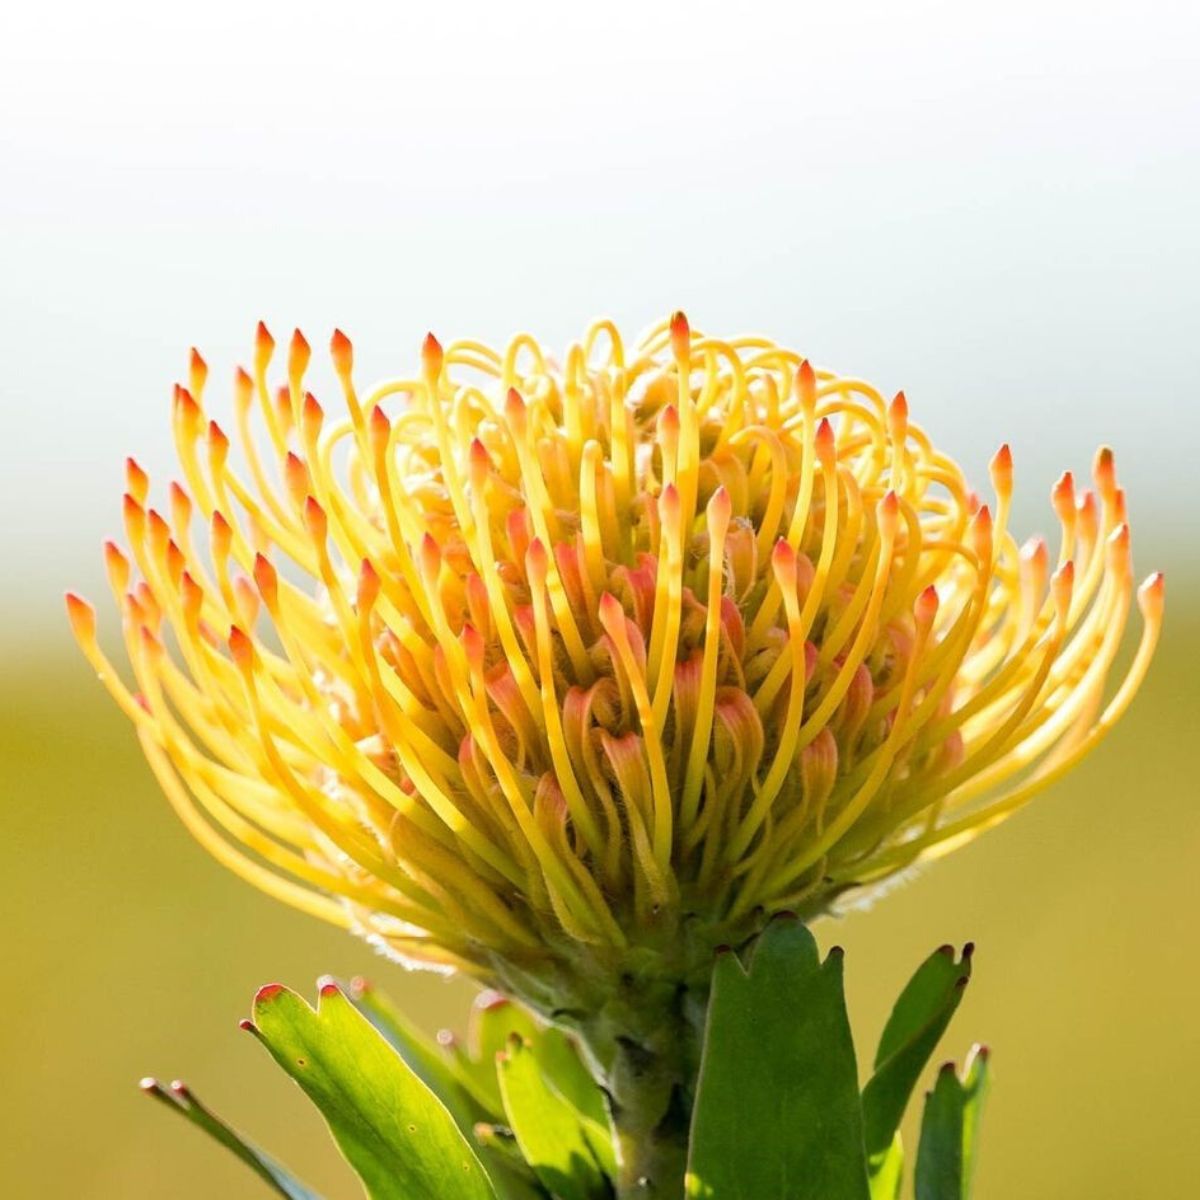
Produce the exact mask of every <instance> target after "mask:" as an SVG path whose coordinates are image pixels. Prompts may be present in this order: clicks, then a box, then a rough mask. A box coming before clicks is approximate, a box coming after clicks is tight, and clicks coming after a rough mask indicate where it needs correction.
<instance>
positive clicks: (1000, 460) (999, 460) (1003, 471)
mask: <svg viewBox="0 0 1200 1200" xmlns="http://www.w3.org/2000/svg"><path fill="white" fill-rule="evenodd" d="M988 469H989V470H990V471H991V474H992V480H993V482H994V483H995V485H996V488H997V490H1002V489H1004V488H1011V487H1012V470H1013V460H1012V451H1011V450H1010V449H1009V446H1008V443H1007V442H1005V443H1004V445H1003V446H1001V447H1000V449H999V450H997V451H996V453H995V454H994V455H992V461H991V463H990V464H989V466H988Z"/></svg>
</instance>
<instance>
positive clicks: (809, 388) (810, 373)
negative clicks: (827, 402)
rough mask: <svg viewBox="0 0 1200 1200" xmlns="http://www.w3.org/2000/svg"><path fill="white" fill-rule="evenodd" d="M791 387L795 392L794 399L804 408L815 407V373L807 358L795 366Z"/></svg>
mask: <svg viewBox="0 0 1200 1200" xmlns="http://www.w3.org/2000/svg"><path fill="white" fill-rule="evenodd" d="M792 388H793V390H794V392H795V393H796V399H797V400H799V401H800V403H801V405H802V406H803V407H804V408H806V409H811V408H813V407H815V405H816V403H817V373H816V372H815V371H814V370H813V368H812V363H810V362H809V361H808V359H807V358H806V359H805V360H804V361H803V362H802V363H801V364H800V366H799V367H797V368H796V378H795V381H794V382H793V385H792Z"/></svg>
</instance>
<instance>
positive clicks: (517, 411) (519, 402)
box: [504, 387, 525, 421]
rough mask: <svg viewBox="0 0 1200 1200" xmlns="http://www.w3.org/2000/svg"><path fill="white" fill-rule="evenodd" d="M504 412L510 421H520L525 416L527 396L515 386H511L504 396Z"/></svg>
mask: <svg viewBox="0 0 1200 1200" xmlns="http://www.w3.org/2000/svg"><path fill="white" fill-rule="evenodd" d="M504 412H505V415H506V416H507V417H508V419H509V420H510V421H519V420H521V419H522V418H523V417H524V416H525V397H524V396H522V395H521V393H520V392H518V391H517V389H516V388H515V387H510V388H509V389H508V394H507V395H506V396H505V397H504Z"/></svg>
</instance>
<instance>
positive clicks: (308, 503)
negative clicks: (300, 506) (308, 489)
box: [304, 495, 329, 542]
mask: <svg viewBox="0 0 1200 1200" xmlns="http://www.w3.org/2000/svg"><path fill="white" fill-rule="evenodd" d="M304 527H305V528H306V529H307V530H308V532H309V536H310V537H312V538H313V539H315V540H316V541H318V542H323V541H324V540H325V535H326V533H328V531H329V522H328V521H327V520H326V517H325V510H324V509H323V508H322V507H321V505H320V503H319V501H318V500H317V498H316V496H312V495H309V496H308V497H306V498H305V501H304Z"/></svg>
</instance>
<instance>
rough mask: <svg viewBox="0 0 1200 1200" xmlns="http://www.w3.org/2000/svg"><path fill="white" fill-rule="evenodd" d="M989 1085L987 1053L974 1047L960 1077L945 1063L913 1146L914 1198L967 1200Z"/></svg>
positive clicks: (925, 1199)
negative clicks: (914, 1164) (915, 1171)
mask: <svg viewBox="0 0 1200 1200" xmlns="http://www.w3.org/2000/svg"><path fill="white" fill-rule="evenodd" d="M987 1085H988V1052H987V1049H986V1047H983V1046H976V1047H974V1048H973V1049H972V1051H971V1053H970V1055H968V1057H967V1064H966V1068H965V1071H964V1073H963V1078H962V1079H959V1077H958V1076H957V1075H956V1074H955V1072H954V1064H953V1063H947V1064H946V1065H945V1066H944V1067H943V1068H942V1069H941V1071H940V1072H939V1073H938V1077H937V1083H936V1084H935V1085H934V1088H933V1091H932V1092H930V1093H929V1094H928V1095H927V1096H926V1098H925V1114H924V1117H923V1119H922V1121H921V1144H920V1146H919V1147H918V1148H917V1200H969V1197H970V1195H971V1177H972V1175H973V1174H974V1169H975V1158H976V1152H977V1147H978V1140H979V1114H980V1110H981V1108H982V1105H983V1097H984V1094H985V1093H986V1091H987Z"/></svg>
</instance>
